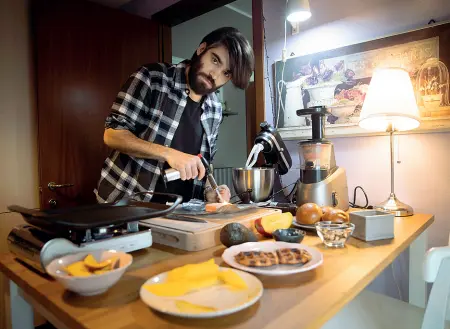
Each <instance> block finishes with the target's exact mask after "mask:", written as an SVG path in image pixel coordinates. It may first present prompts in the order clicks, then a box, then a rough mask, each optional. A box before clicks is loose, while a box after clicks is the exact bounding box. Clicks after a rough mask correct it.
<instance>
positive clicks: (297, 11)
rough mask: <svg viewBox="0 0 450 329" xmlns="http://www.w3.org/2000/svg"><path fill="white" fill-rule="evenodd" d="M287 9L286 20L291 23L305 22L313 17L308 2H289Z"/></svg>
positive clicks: (293, 0) (291, 0) (299, 0)
mask: <svg viewBox="0 0 450 329" xmlns="http://www.w3.org/2000/svg"><path fill="white" fill-rule="evenodd" d="M286 9H287V10H286V16H287V17H286V19H287V20H288V21H289V22H291V23H296V22H303V21H306V20H307V19H309V18H310V17H311V10H310V8H309V1H308V0H289V1H288V3H287V8H286Z"/></svg>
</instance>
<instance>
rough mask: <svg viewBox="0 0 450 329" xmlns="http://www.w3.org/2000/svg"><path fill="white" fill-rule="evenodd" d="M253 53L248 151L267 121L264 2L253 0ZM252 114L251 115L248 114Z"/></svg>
mask: <svg viewBox="0 0 450 329" xmlns="http://www.w3.org/2000/svg"><path fill="white" fill-rule="evenodd" d="M252 28H253V51H254V54H255V71H254V83H253V84H252V86H251V87H252V88H254V89H255V90H254V95H255V101H254V102H253V103H254V106H253V107H252V108H250V109H247V115H246V118H247V150H248V153H249V152H250V150H251V149H252V147H253V142H254V140H255V137H256V134H257V133H258V132H259V129H260V128H259V125H260V124H261V122H264V121H265V120H266V107H265V100H266V99H265V89H266V88H265V79H264V15H263V0H252ZM248 112H251V113H248Z"/></svg>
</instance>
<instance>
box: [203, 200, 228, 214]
mask: <svg viewBox="0 0 450 329" xmlns="http://www.w3.org/2000/svg"><path fill="white" fill-rule="evenodd" d="M225 205H226V203H223V202H216V203H207V204H205V211H206V212H216V211H217V210H219V209H220V208H222V207H223V206H225Z"/></svg>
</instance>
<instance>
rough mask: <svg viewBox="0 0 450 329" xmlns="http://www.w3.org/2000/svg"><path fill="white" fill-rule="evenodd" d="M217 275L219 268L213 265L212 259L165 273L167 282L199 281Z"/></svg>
mask: <svg viewBox="0 0 450 329" xmlns="http://www.w3.org/2000/svg"><path fill="white" fill-rule="evenodd" d="M218 274H219V266H218V265H216V264H215V263H214V259H213V258H211V259H210V260H208V261H206V262H203V263H200V264H188V265H184V266H181V267H177V268H175V269H173V270H171V271H170V272H168V273H167V281H183V280H184V281H191V280H200V279H202V278H205V277H211V276H214V275H216V276H217V275H218Z"/></svg>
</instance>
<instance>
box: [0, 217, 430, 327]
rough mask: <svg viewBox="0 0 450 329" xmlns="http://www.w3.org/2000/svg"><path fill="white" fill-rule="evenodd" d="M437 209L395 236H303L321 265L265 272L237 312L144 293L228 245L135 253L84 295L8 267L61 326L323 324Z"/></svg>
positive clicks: (2, 267) (399, 226)
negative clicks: (109, 283) (180, 311)
mask: <svg viewBox="0 0 450 329" xmlns="http://www.w3.org/2000/svg"><path fill="white" fill-rule="evenodd" d="M433 220H434V218H433V216H432V215H426V214H416V215H414V216H412V217H403V218H400V217H397V218H396V219H395V238H394V239H391V240H383V241H375V242H372V243H366V242H363V241H360V240H357V239H354V238H350V239H349V241H348V242H347V245H346V247H345V248H343V249H328V248H326V247H325V246H323V244H322V243H321V242H320V240H319V238H318V237H317V236H314V235H308V236H307V237H305V239H304V240H303V243H305V244H307V245H310V246H314V247H316V248H318V249H319V250H320V251H321V252H323V254H324V263H323V265H322V266H320V267H319V268H317V269H316V270H312V271H309V272H305V273H300V274H295V275H291V276H284V277H264V276H258V277H259V279H260V280H261V281H262V283H263V285H264V294H263V296H262V298H261V300H260V301H259V302H258V303H256V304H255V305H253V306H252V307H250V308H248V309H246V310H243V311H241V312H238V313H235V314H233V315H229V316H225V317H220V318H216V319H209V320H192V319H182V318H176V317H172V316H167V315H164V314H160V313H157V312H154V311H152V310H151V309H150V308H148V307H147V306H146V305H145V304H144V303H143V302H142V301H141V300H140V299H139V289H140V287H141V285H142V284H143V283H144V282H145V281H146V280H147V279H148V278H150V277H152V276H153V275H156V274H158V273H161V272H165V271H167V270H170V269H172V268H174V267H177V266H180V265H184V264H187V263H196V262H201V261H205V260H207V259H209V258H211V257H214V258H215V260H216V263H217V264H221V266H226V265H225V264H224V263H223V261H222V259H221V254H222V252H223V250H224V248H223V246H220V247H216V248H212V249H208V250H204V251H200V252H190V253H188V252H182V251H179V250H175V249H169V248H167V247H162V246H153V247H152V248H149V249H146V250H141V251H138V252H135V253H133V257H134V262H133V264H132V266H131V267H130V269H129V270H128V271H127V272H126V274H125V275H124V276H123V277H122V279H121V280H120V281H119V282H118V283H117V284H116V285H115V286H113V287H112V288H111V289H110V290H109V291H108V292H106V293H105V294H103V295H100V296H95V297H80V296H77V295H75V294H74V293H71V292H68V291H65V290H64V289H63V287H62V286H61V285H60V284H58V283H57V282H55V281H53V280H51V279H48V278H47V277H44V276H41V275H39V274H37V273H35V272H33V271H31V270H29V269H28V268H26V267H25V266H23V265H22V264H20V263H18V262H17V261H16V260H14V258H13V256H12V255H10V254H2V255H0V271H2V272H4V273H5V274H6V276H7V277H8V278H9V279H11V280H13V281H14V282H16V284H17V285H18V286H19V287H20V288H21V289H22V290H23V292H24V297H25V299H26V300H28V301H29V302H30V303H31V304H32V305H33V306H34V307H35V308H36V310H37V311H38V312H39V313H41V314H42V315H43V316H45V317H46V318H47V319H48V320H49V321H50V322H52V323H53V324H54V325H55V326H57V327H58V328H59V329H69V328H70V329H79V328H82V329H87V328H89V329H103V328H105V329H144V328H145V329H150V328H151V329H160V328H167V329H169V328H170V329H175V328H212V327H213V328H258V329H262V328H283V329H288V328H320V327H321V325H322V324H323V323H325V322H326V321H327V320H329V319H330V318H331V317H332V316H333V315H334V314H336V313H337V312H338V311H339V310H340V309H341V308H342V307H343V306H344V305H345V304H347V303H348V302H349V301H350V300H351V299H353V298H354V297H355V296H356V295H357V294H358V293H359V292H360V291H362V290H363V289H364V288H365V287H366V286H367V285H368V284H369V283H370V282H371V281H372V280H373V279H375V277H376V276H377V275H378V274H379V273H380V272H382V271H383V269H384V268H386V267H387V266H388V265H389V264H390V263H391V262H392V261H393V260H394V259H395V258H396V257H397V256H398V255H399V254H400V253H401V252H402V251H403V250H404V249H406V248H407V247H408V246H409V245H410V244H411V243H412V242H413V241H414V239H415V238H416V237H417V236H418V235H420V233H422V232H423V231H424V230H425V229H426V228H427V227H428V226H429V225H431V223H432V222H433Z"/></svg>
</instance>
